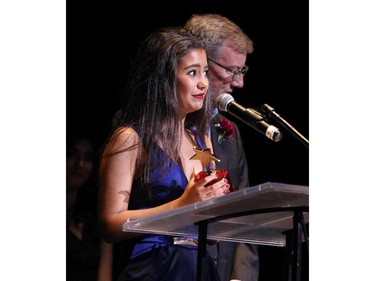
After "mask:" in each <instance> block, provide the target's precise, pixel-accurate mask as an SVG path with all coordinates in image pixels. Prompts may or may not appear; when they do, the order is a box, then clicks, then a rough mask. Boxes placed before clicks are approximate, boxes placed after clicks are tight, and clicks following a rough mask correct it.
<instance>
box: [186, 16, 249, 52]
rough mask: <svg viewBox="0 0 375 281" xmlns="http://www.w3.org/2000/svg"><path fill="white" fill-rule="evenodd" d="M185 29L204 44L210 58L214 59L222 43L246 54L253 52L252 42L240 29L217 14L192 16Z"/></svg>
mask: <svg viewBox="0 0 375 281" xmlns="http://www.w3.org/2000/svg"><path fill="white" fill-rule="evenodd" d="M185 28H187V29H189V30H191V31H192V32H193V33H194V34H195V35H197V36H198V37H200V38H201V39H202V40H203V41H204V42H205V44H206V51H207V54H208V57H210V58H216V54H217V51H218V49H219V48H220V47H221V46H222V45H223V44H224V43H226V44H228V45H230V46H232V47H234V49H235V50H238V51H240V52H246V53H247V54H250V53H252V52H253V50H254V47H253V41H252V40H251V39H250V38H249V37H248V36H247V35H246V34H245V33H244V32H243V31H242V29H241V28H240V27H239V26H238V25H236V24H235V23H234V22H232V21H231V20H229V19H228V18H226V17H224V16H221V15H218V14H194V15H192V16H191V17H190V19H189V20H188V21H187V22H186V24H185Z"/></svg>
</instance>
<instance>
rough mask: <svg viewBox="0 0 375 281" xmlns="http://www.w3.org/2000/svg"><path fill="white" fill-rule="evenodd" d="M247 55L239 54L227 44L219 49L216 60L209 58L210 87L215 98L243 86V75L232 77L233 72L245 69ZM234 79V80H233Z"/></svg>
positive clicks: (244, 53)
mask: <svg viewBox="0 0 375 281" xmlns="http://www.w3.org/2000/svg"><path fill="white" fill-rule="evenodd" d="M246 56H247V53H246V52H243V53H239V52H238V51H236V50H235V49H234V48H232V47H231V46H230V45H228V44H224V45H223V46H221V48H220V49H219V52H218V55H217V57H216V58H209V59H211V60H209V67H210V72H209V79H210V87H211V89H212V90H213V92H214V94H215V96H216V97H218V96H220V95H221V94H224V93H228V94H230V93H232V92H233V89H234V88H242V87H243V85H244V80H243V75H241V74H239V75H234V73H233V72H232V71H234V72H237V73H240V72H239V71H241V70H243V69H244V68H245V62H246ZM233 78H234V79H233Z"/></svg>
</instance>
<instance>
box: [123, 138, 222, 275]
mask: <svg viewBox="0 0 375 281" xmlns="http://www.w3.org/2000/svg"><path fill="white" fill-rule="evenodd" d="M199 143H200V141H199V142H198V145H199ZM152 157H153V158H152V159H156V158H159V159H160V157H166V158H165V159H168V160H169V161H170V166H168V167H169V169H168V171H167V172H166V173H165V174H164V175H162V171H161V169H157V170H155V171H154V172H153V173H152V177H151V180H152V182H151V186H152V188H151V190H152V194H151V198H150V197H149V196H148V193H147V191H146V189H145V188H143V187H142V186H141V184H140V181H139V180H136V181H134V183H133V186H132V192H131V196H130V202H129V209H132V210H135V209H144V208H151V207H155V206H159V205H161V204H164V203H166V202H169V201H172V200H174V199H176V198H178V197H180V196H181V195H182V194H183V192H184V190H185V188H186V185H187V183H188V179H187V178H186V176H185V174H184V171H183V170H182V169H181V168H180V166H179V165H178V164H177V163H176V162H175V161H174V160H172V159H170V158H169V157H168V156H167V155H166V154H165V153H164V151H163V150H162V149H161V148H159V151H157V152H155V153H154V154H153V155H152ZM121 243H122V246H125V248H127V250H126V251H125V252H126V253H127V255H128V256H127V257H126V258H125V260H123V261H122V263H123V264H122V267H123V268H124V269H123V270H122V272H121V274H120V275H119V278H117V280H118V281H125V280H132V281H137V280H139V281H145V280H149V281H176V280H178V281H185V280H186V281H194V280H196V275H197V258H198V247H197V246H191V245H175V244H173V237H171V236H166V235H145V236H142V237H140V238H137V239H132V240H126V241H124V242H121ZM206 260H207V269H206V272H207V275H208V276H207V278H206V280H209V281H219V277H218V274H217V270H216V269H215V266H214V263H213V261H212V259H211V258H210V256H209V254H208V253H207V256H206Z"/></svg>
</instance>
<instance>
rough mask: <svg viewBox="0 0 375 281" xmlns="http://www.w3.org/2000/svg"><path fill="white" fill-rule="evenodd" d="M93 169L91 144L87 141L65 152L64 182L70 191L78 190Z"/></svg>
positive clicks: (81, 141)
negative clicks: (65, 181)
mask: <svg viewBox="0 0 375 281" xmlns="http://www.w3.org/2000/svg"><path fill="white" fill-rule="evenodd" d="M93 167H94V152H93V147H92V145H91V143H90V142H89V141H87V140H80V141H78V142H76V143H75V144H74V145H73V147H72V148H71V149H70V150H69V151H67V157H66V180H67V186H68V187H69V188H71V189H78V188H80V187H81V186H82V185H83V184H84V183H85V182H86V181H87V180H88V179H89V177H90V175H91V172H92V170H93Z"/></svg>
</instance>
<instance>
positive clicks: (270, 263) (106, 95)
mask: <svg viewBox="0 0 375 281" xmlns="http://www.w3.org/2000/svg"><path fill="white" fill-rule="evenodd" d="M127 3H129V2H127ZM206 12H209V13H219V14H221V15H223V16H226V17H228V18H229V19H231V20H233V21H234V22H235V23H237V24H238V25H239V26H240V27H241V28H242V29H243V30H244V31H245V32H246V33H247V34H248V35H249V37H250V38H251V39H252V40H253V41H254V43H255V51H254V53H253V54H252V55H250V56H249V58H248V61H247V65H248V66H249V67H250V70H249V72H248V74H247V75H246V76H245V78H244V79H245V86H244V88H242V89H240V90H235V91H234V92H233V96H234V98H235V99H236V101H237V102H238V103H240V104H242V105H243V106H245V107H258V106H260V105H262V104H265V103H266V104H268V105H270V106H272V107H273V108H274V109H275V111H276V112H277V113H278V114H279V115H280V116H281V117H283V118H284V119H285V120H286V121H288V122H289V123H290V124H291V125H292V126H293V127H294V128H295V129H297V130H298V131H299V132H300V133H301V134H302V135H303V136H304V137H305V138H307V139H308V138H309V2H308V1H303V0H302V1H301V0H289V1H278V0H268V1H267V0H262V1H248V3H246V5H245V3H244V2H230V1H221V2H220V1H195V2H184V1H182V2H177V1H176V2H175V3H174V4H170V3H169V4H167V1H157V2H153V4H148V3H146V2H144V1H140V2H136V3H134V2H133V3H132V4H131V5H130V4H126V3H125V1H119V2H110V1H102V2H101V3H100V4H98V3H97V2H94V1H92V2H87V3H84V2H82V1H71V0H68V1H67V127H68V128H69V127H70V126H72V125H74V124H76V123H81V124H84V125H85V126H86V127H89V128H91V129H92V130H94V132H95V133H96V135H97V137H98V139H97V141H98V142H99V143H103V142H104V140H105V139H106V137H107V135H108V133H109V130H110V127H111V120H112V117H113V114H114V113H115V112H116V110H118V109H119V107H120V95H121V91H122V89H123V86H124V82H125V79H126V75H127V71H128V66H129V60H130V56H131V55H133V54H134V52H135V50H136V48H137V46H138V43H139V41H140V40H141V39H143V38H144V36H146V35H147V34H148V33H149V32H151V31H153V30H155V29H157V28H159V27H164V26H175V25H183V24H184V23H185V22H186V20H187V19H188V18H189V17H190V15H191V14H193V13H206ZM233 120H234V121H236V123H237V124H238V125H239V128H240V130H241V133H242V138H243V141H244V146H245V151H246V154H247V158H248V162H249V176H250V183H251V184H250V185H251V186H252V185H256V184H260V183H264V182H267V181H272V182H280V183H289V184H300V185H309V151H308V148H307V147H306V146H305V145H304V144H303V143H302V142H301V141H300V140H298V139H297V138H296V137H295V136H293V135H292V134H291V133H290V132H288V131H287V130H286V129H285V128H284V127H282V126H281V125H280V124H279V123H277V122H276V121H273V120H269V123H271V124H273V125H275V126H277V127H279V128H280V129H281V130H282V131H283V133H284V136H283V138H282V140H281V141H279V142H273V141H271V140H270V139H268V138H266V137H265V136H263V135H262V134H260V133H258V132H257V131H255V130H254V129H252V128H251V127H249V126H247V125H246V124H244V123H242V122H241V121H238V120H236V119H235V118H233ZM282 250H283V249H282V248H280V249H279V248H275V247H261V250H260V254H261V261H262V262H261V272H260V281H262V280H282V273H281V272H282V270H283V268H282V267H283V251H282ZM303 272H304V280H307V278H308V277H307V273H306V272H307V269H306V268H305V269H303Z"/></svg>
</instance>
